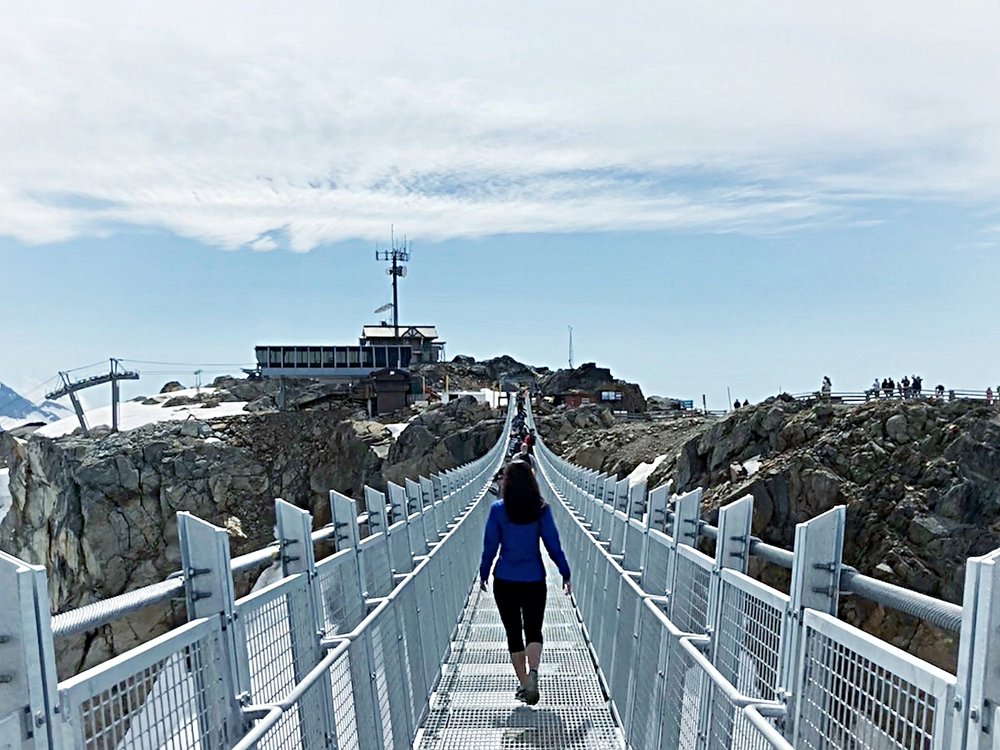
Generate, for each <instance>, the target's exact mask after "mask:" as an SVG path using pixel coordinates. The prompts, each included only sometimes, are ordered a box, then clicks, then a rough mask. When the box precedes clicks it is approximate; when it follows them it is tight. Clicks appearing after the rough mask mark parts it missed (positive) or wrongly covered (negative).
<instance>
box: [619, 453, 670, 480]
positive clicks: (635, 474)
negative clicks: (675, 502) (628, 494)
mask: <svg viewBox="0 0 1000 750" xmlns="http://www.w3.org/2000/svg"><path fill="white" fill-rule="evenodd" d="M666 457H667V454H666V453H664V454H663V455H662V456H657V457H656V458H654V459H653V460H652V461H651V462H649V463H646V462H645V461H643V462H642V463H641V464H639V465H638V466H636V467H635V468H634V469H633V470H632V473H631V474H629V475H628V476H627V477H626V479H628V486H629V487H634V486H635V485H637V484H639V483H640V482H645V481H647V480H648V479H649V477H650V475H651V474H652V473H653V472H654V471H656V467H657V466H659V465H660V464H662V463H663V461H664V460H665V459H666Z"/></svg>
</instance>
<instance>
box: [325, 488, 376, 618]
mask: <svg viewBox="0 0 1000 750" xmlns="http://www.w3.org/2000/svg"><path fill="white" fill-rule="evenodd" d="M330 518H331V519H332V520H333V528H334V531H333V538H334V540H335V541H336V543H337V551H338V552H339V551H340V550H343V549H353V550H354V552H353V554H354V561H355V565H357V569H358V586H359V587H360V588H361V601H362V602H364V601H365V600H366V599H368V598H369V596H370V595H371V592H369V591H368V590H367V586H366V585H365V581H367V580H368V578H367V577H366V570H365V559H364V555H362V554H361V529H360V528H359V527H358V509H357V505H355V503H354V500H353V499H351V498H349V497H348V496H347V495H344V494H341V493H340V492H337V491H336V490H330ZM363 609H364V608H363V607H362V610H363Z"/></svg>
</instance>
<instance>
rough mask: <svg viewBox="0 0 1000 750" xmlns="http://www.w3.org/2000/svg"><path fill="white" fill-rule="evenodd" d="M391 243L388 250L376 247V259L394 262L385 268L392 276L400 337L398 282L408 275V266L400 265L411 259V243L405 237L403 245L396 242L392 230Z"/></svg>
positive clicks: (394, 318) (395, 333) (395, 326)
mask: <svg viewBox="0 0 1000 750" xmlns="http://www.w3.org/2000/svg"><path fill="white" fill-rule="evenodd" d="M390 238H391V239H390V244H389V249H388V250H379V249H378V246H376V247H375V260H385V261H389V262H390V263H392V265H391V266H389V268H387V269H385V273H386V275H387V276H391V277H392V327H393V336H394V337H395V338H397V339H398V338H399V289H398V282H399V278H400V277H401V276H406V266H403V265H400V264H401V263H407V262H408V261H409V260H410V245H409V243H408V242H407V241H406V237H405V236H404V237H403V243H402V244H401V245H397V244H396V237H395V234H393V233H392V230H390Z"/></svg>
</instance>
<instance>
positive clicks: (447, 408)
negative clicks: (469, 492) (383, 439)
mask: <svg viewBox="0 0 1000 750" xmlns="http://www.w3.org/2000/svg"><path fill="white" fill-rule="evenodd" d="M503 424H504V419H503V416H502V415H501V413H500V412H497V411H495V410H494V409H492V408H491V407H490V406H488V405H486V404H481V403H479V402H477V401H476V399H474V398H473V397H472V396H463V397H462V398H458V399H455V400H454V401H451V402H450V403H448V404H446V405H444V406H438V405H435V406H433V407H432V408H430V409H428V410H427V411H426V412H424V413H423V414H421V415H419V416H417V417H416V418H414V419H413V420H412V421H411V422H410V423H409V425H407V427H406V429H405V430H403V432H402V433H401V434H400V436H399V438H398V439H397V440H396V442H395V443H394V444H393V445H392V447H391V448H390V449H389V457H388V461H387V465H386V467H385V469H384V471H383V478H384V480H385V481H391V482H395V483H397V484H402V482H403V480H404V479H405V478H406V477H416V476H418V475H421V474H422V475H424V476H427V475H429V474H432V473H434V472H438V471H443V470H445V469H450V468H454V467H455V466H458V465H459V464H463V463H466V462H467V461H472V460H473V459H475V458H477V457H479V456H481V455H483V454H484V453H486V451H488V450H489V449H490V448H492V447H493V444H494V443H496V441H497V439H498V438H499V437H500V430H501V429H502V427H503ZM383 484H384V482H383Z"/></svg>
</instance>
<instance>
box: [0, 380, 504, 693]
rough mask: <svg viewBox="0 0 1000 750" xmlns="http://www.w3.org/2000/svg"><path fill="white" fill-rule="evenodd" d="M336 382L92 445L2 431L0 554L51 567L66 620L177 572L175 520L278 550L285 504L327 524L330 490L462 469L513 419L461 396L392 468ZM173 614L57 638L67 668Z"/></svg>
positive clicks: (231, 388) (232, 391) (239, 393)
mask: <svg viewBox="0 0 1000 750" xmlns="http://www.w3.org/2000/svg"><path fill="white" fill-rule="evenodd" d="M215 385H216V388H219V387H220V386H225V388H224V389H223V390H217V391H215V392H214V393H212V394H209V395H210V397H211V398H225V399H227V400H229V399H238V400H246V399H247V398H248V397H249V398H252V397H256V399H257V400H260V399H266V398H270V397H271V393H270V392H271V391H272V390H273V384H268V383H266V382H264V383H260V382H251V383H247V382H245V381H234V382H231V383H230V382H225V383H223V382H218V381H217V383H216V384H215ZM325 385H326V384H323V383H319V384H309V383H296V384H292V385H291V386H289V385H288V384H286V396H288V395H289V394H290V392H291V393H292V395H293V396H294V395H296V394H297V395H298V396H299V397H300V398H301V399H306V398H308V397H309V396H317V395H318V396H319V399H318V401H313V402H311V403H313V404H314V407H313V408H308V409H306V410H300V411H282V412H278V411H273V410H272V408H270V407H268V408H266V409H264V410H262V411H260V412H256V413H247V414H244V415H240V416H232V417H226V418H219V419H211V420H206V421H199V420H197V419H194V418H190V419H188V420H187V421H183V422H180V421H174V422H158V423H153V424H149V425H146V426H144V427H140V428H137V429H134V430H129V431H127V432H121V433H117V434H110V433H108V432H107V431H98V430H95V431H94V435H92V436H91V437H83V436H81V435H78V434H74V435H68V436H65V437H61V438H55V439H50V438H44V437H40V436H38V435H29V436H27V437H24V438H15V437H14V436H12V435H9V434H4V435H2V436H0V454H2V455H3V456H4V460H5V461H6V462H7V463H8V465H9V467H10V469H9V471H10V488H11V510H10V512H9V513H8V515H7V517H6V518H5V519H4V520H3V522H2V523H0V548H2V549H4V550H5V551H7V552H10V553H12V554H14V555H16V556H18V557H20V558H22V559H24V560H27V561H29V562H32V563H37V564H41V565H45V566H46V568H47V569H48V570H49V571H50V575H49V582H50V583H49V592H50V598H51V605H52V609H53V611H56V612H59V611H65V610H68V609H72V608H76V607H79V606H81V605H84V604H87V603H89V602H92V601H96V600H99V599H104V598H107V597H110V596H115V595H118V594H121V593H123V592H125V591H127V590H131V589H134V588H137V587H140V586H143V585H146V584H149V583H153V582H156V581H160V580H162V579H164V578H165V577H166V576H167V575H169V574H170V573H173V572H174V571H176V570H179V569H180V550H179V546H178V537H177V523H176V513H177V511H181V510H185V511H190V512H192V513H194V514H195V515H197V516H199V517H201V518H204V519H205V520H207V521H210V522H212V523H214V524H216V525H218V526H221V527H224V528H226V529H228V530H229V531H230V536H231V541H230V544H231V549H232V552H233V554H234V555H238V554H242V553H243V552H247V551H249V550H251V549H258V548H260V547H262V546H265V545H266V544H268V543H270V542H271V541H272V539H273V524H274V511H273V499H274V498H275V497H282V498H284V499H285V500H288V501H289V502H293V503H296V504H297V505H299V506H300V507H303V508H306V509H308V510H310V511H311V512H312V513H313V516H314V518H315V520H316V523H317V524H318V525H321V524H324V523H326V522H328V521H329V518H330V512H329V500H328V493H329V491H330V490H331V489H333V490H337V491H339V492H342V493H344V494H346V495H348V496H349V497H354V498H361V497H362V494H363V493H362V489H363V487H364V486H365V485H366V484H368V485H371V486H373V487H376V488H382V489H384V487H385V485H386V481H387V480H390V479H393V480H395V481H397V482H402V480H403V479H404V478H405V477H415V476H417V475H418V474H425V475H426V474H430V473H432V472H435V471H441V470H444V469H449V468H453V467H455V466H457V465H459V464H461V463H465V462H466V461H470V460H472V459H474V458H477V457H479V456H480V455H482V454H483V453H485V452H486V451H487V450H489V448H490V447H491V446H492V445H493V444H494V442H495V441H496V440H497V438H498V436H499V433H500V429H501V426H502V424H503V419H502V417H500V416H498V415H497V413H496V412H494V411H493V410H492V409H490V408H489V407H488V406H484V405H481V404H478V403H477V402H476V401H475V399H472V398H468V397H467V398H462V399H457V400H456V401H454V402H453V403H451V404H449V405H447V406H445V407H435V408H432V409H431V410H429V411H428V412H427V413H425V414H422V415H419V416H417V417H416V418H415V419H413V420H412V421H411V422H410V424H408V425H407V427H406V428H405V429H403V430H402V433H401V434H400V435H399V438H398V439H397V441H396V442H395V443H393V444H392V447H391V448H389V449H388V451H389V453H390V454H391V455H389V457H388V458H387V459H383V458H380V453H379V449H382V451H383V452H382V453H381V455H383V456H384V455H385V452H384V451H385V448H383V446H387V445H388V444H389V442H390V441H391V432H390V430H388V429H387V428H386V427H385V425H383V424H380V423H377V422H373V421H369V420H367V419H363V418H362V419H358V418H357V414H356V413H355V410H354V409H352V408H351V407H349V406H347V405H343V404H340V405H338V402H336V401H329V400H326V399H324V398H323V395H324V393H325V392H324V387H325ZM204 395H206V394H198V396H195V397H192V398H196V399H197V398H200V397H201V396H204ZM171 398H180V397H177V396H171ZM156 403H160V402H159V401H157V402H156ZM300 403H302V401H301V400H300ZM237 583H238V585H242V586H244V587H245V586H246V585H247V584H248V582H247V581H238V582H237ZM173 617H174V612H173V610H172V609H171V607H170V606H163V607H151V608H147V609H144V610H143V611H142V612H140V613H139V614H137V615H135V616H133V617H130V618H127V619H125V620H122V621H121V622H118V623H115V624H114V625H111V626H107V627H104V628H101V629H100V630H99V631H98V632H96V633H92V634H89V635H88V636H87V637H86V638H80V639H60V641H59V642H58V644H57V648H58V654H57V662H58V666H59V669H60V672H61V673H62V674H71V673H75V672H76V671H79V670H80V669H83V668H86V667H88V666H91V665H93V664H96V663H99V662H101V661H103V660H105V659H106V658H108V657H110V656H113V655H114V654H117V653H120V652H121V651H122V650H124V649H127V648H129V647H131V646H132V645H134V644H135V643H137V642H139V641H142V640H147V639H148V637H149V636H150V635H155V634H157V633H159V632H163V631H164V630H166V629H167V627H168V623H169V622H170V621H171V620H172V618H173Z"/></svg>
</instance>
